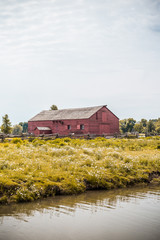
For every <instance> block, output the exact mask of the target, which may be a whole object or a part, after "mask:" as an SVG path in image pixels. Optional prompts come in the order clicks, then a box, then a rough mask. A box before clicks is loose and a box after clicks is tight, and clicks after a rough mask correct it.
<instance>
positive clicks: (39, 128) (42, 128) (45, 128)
mask: <svg viewBox="0 0 160 240" xmlns="http://www.w3.org/2000/svg"><path fill="white" fill-rule="evenodd" d="M37 129H38V130H43V131H45V130H51V129H50V128H49V127H37Z"/></svg>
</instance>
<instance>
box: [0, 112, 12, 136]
mask: <svg viewBox="0 0 160 240" xmlns="http://www.w3.org/2000/svg"><path fill="white" fill-rule="evenodd" d="M1 131H2V132H3V133H5V134H9V133H11V131H12V127H11V122H10V120H9V118H8V115H7V114H5V115H4V117H2V126H1Z"/></svg>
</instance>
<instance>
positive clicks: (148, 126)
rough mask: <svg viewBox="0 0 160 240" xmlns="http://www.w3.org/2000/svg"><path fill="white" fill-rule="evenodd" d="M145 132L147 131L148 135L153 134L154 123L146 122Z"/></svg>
mask: <svg viewBox="0 0 160 240" xmlns="http://www.w3.org/2000/svg"><path fill="white" fill-rule="evenodd" d="M147 131H148V133H153V132H154V131H155V125H154V122H153V121H152V120H149V121H148V124H147Z"/></svg>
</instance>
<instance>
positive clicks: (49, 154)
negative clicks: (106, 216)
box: [0, 137, 160, 204]
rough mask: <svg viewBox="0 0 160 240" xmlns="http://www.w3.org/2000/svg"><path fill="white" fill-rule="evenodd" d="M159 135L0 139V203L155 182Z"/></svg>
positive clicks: (158, 168)
mask: <svg viewBox="0 0 160 240" xmlns="http://www.w3.org/2000/svg"><path fill="white" fill-rule="evenodd" d="M159 176H160V138H158V137H152V138H145V139H144V138H143V139H105V138H96V139H94V140H84V139H70V138H64V139H59V138H57V139H55V140H48V141H44V140H38V139H34V140H33V141H31V142H30V141H28V140H23V141H22V140H21V139H13V140H12V141H11V142H5V143H0V203H1V204H5V203H11V202H22V201H33V200H36V199H39V198H43V197H47V196H52V195H55V194H77V193H81V192H84V191H86V190H88V189H112V188H119V187H126V186H130V185H135V184H137V183H150V182H154V183H155V182H157V183H158V182H159V183H160V178H158V177H159Z"/></svg>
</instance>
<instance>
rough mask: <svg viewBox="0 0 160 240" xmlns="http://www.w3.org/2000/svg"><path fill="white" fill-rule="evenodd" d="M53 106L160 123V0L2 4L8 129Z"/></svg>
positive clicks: (3, 105)
mask: <svg viewBox="0 0 160 240" xmlns="http://www.w3.org/2000/svg"><path fill="white" fill-rule="evenodd" d="M52 104H56V105H57V106H58V108H59V109H64V108H76V107H89V106H99V105H107V107H108V108H109V109H110V110H111V111H112V112H113V113H115V114H116V115H117V116H118V117H119V118H120V119H124V118H129V117H133V118H134V119H136V120H137V121H138V120H140V119H141V118H146V119H148V120H149V119H154V118H158V117H160V0H141V1H140V0H112V1H111V0H67V1H66V0H0V123H1V121H2V116H4V115H5V114H8V115H9V118H10V120H11V122H12V124H17V123H19V122H21V121H22V122H24V121H28V120H29V119H30V118H32V117H33V116H34V115H36V114H37V113H39V112H40V111H42V110H47V109H49V108H50V106H51V105H52Z"/></svg>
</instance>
